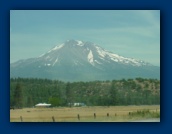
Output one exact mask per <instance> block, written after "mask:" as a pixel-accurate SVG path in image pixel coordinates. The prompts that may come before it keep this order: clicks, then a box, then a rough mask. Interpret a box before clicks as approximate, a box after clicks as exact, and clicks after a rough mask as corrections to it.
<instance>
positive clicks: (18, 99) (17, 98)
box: [13, 83, 23, 108]
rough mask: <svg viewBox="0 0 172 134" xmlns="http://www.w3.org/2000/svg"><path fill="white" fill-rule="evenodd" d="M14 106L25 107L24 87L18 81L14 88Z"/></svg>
mask: <svg viewBox="0 0 172 134" xmlns="http://www.w3.org/2000/svg"><path fill="white" fill-rule="evenodd" d="M13 99H14V106H15V107H17V108H22V107H23V93H22V87H21V84H20V83H17V85H16V88H15V90H14V98H13Z"/></svg>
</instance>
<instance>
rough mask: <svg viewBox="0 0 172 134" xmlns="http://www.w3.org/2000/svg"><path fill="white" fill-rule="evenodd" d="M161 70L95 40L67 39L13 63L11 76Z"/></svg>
mask: <svg viewBox="0 0 172 134" xmlns="http://www.w3.org/2000/svg"><path fill="white" fill-rule="evenodd" d="M159 70H160V68H157V67H155V66H153V65H151V64H149V63H147V62H144V61H141V60H136V59H133V58H126V57H123V56H120V55H118V54H115V53H113V52H110V51H107V50H105V49H103V48H101V47H100V46H98V45H96V44H94V43H91V42H84V41H79V40H67V41H66V42H64V43H62V44H61V45H57V46H55V47H53V48H52V49H50V50H49V51H48V52H46V53H44V54H42V55H40V56H39V57H37V58H32V59H25V60H20V61H18V62H15V63H12V64H11V65H10V77H41V78H50V79H62V80H71V79H76V80H79V79H80V80H96V79H115V78H130V77H131V78H133V77H153V78H157V77H158V78H159V76H160V71H159ZM72 76H73V77H74V78H71V77H72Z"/></svg>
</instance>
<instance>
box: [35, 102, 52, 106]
mask: <svg viewBox="0 0 172 134" xmlns="http://www.w3.org/2000/svg"><path fill="white" fill-rule="evenodd" d="M49 106H51V104H46V103H38V104H36V105H35V107H49Z"/></svg>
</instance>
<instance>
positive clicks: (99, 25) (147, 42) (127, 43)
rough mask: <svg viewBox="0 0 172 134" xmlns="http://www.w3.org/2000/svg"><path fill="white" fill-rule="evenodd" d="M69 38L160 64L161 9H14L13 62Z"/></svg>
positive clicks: (11, 35)
mask: <svg viewBox="0 0 172 134" xmlns="http://www.w3.org/2000/svg"><path fill="white" fill-rule="evenodd" d="M69 39H76V40H82V41H91V42H94V43H96V44H98V45H99V46H101V47H103V48H104V49H106V50H109V51H111V52H114V53H116V54H119V55H121V56H124V57H130V58H135V59H140V60H144V61H147V62H149V63H152V64H153V65H156V66H160V10H11V11H10V63H12V62H15V61H17V60H20V59H26V58H33V57H38V56H39V55H41V54H43V53H45V52H47V51H48V50H50V49H51V48H52V47H54V46H56V45H60V44H61V43H63V42H65V41H66V40H69Z"/></svg>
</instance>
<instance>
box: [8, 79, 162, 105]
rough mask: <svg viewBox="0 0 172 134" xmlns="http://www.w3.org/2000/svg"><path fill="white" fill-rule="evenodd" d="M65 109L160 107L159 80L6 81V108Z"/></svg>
mask: <svg viewBox="0 0 172 134" xmlns="http://www.w3.org/2000/svg"><path fill="white" fill-rule="evenodd" d="M43 102H46V103H51V104H52V106H67V104H68V103H72V102H82V103H85V104H86V105H87V106H110V105H147V104H148V105H152V104H160V80H157V79H143V78H136V79H127V80H125V79H122V80H113V81H91V82H73V83H69V82H68V83H66V82H62V81H58V80H48V79H35V78H30V79H29V78H16V79H10V105H11V106H14V107H33V106H34V105H35V104H37V103H43Z"/></svg>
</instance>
